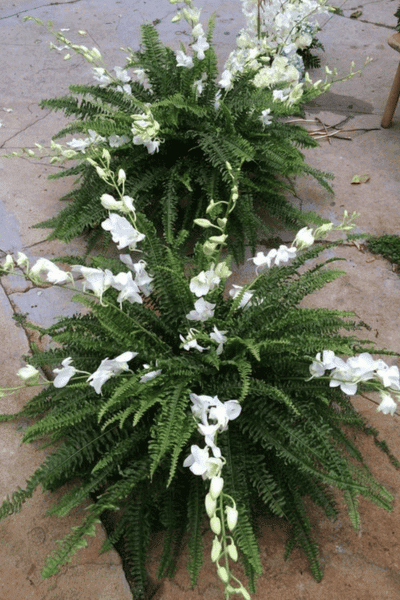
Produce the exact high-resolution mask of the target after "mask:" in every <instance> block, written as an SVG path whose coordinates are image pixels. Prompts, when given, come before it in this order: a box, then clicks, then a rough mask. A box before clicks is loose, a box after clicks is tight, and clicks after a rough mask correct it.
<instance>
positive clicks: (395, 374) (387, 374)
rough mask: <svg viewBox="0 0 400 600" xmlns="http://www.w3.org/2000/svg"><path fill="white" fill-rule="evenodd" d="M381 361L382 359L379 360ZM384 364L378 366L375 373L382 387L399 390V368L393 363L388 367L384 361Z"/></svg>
mask: <svg viewBox="0 0 400 600" xmlns="http://www.w3.org/2000/svg"><path fill="white" fill-rule="evenodd" d="M380 362H382V363H383V360H382V361H380ZM383 364H384V365H385V366H384V367H382V366H381V365H379V367H378V368H377V370H376V374H377V376H378V378H379V379H380V380H381V381H382V383H383V385H384V387H387V388H390V389H392V390H395V391H400V382H399V369H398V367H396V366H395V365H393V366H391V367H389V366H388V365H386V364H385V363H383Z"/></svg>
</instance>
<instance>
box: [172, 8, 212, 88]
mask: <svg viewBox="0 0 400 600" xmlns="http://www.w3.org/2000/svg"><path fill="white" fill-rule="evenodd" d="M170 2H171V4H177V0H176V1H174V0H170ZM184 3H185V5H186V6H185V7H184V8H183V9H182V10H180V11H178V12H177V13H176V15H175V16H174V17H173V18H172V22H173V23H178V22H179V21H180V20H181V19H183V20H184V21H186V22H187V23H188V24H189V25H190V27H192V37H193V42H192V44H191V47H192V50H193V51H194V52H195V53H196V57H197V59H198V60H204V59H205V57H206V55H205V53H206V52H207V50H208V49H209V47H210V44H209V43H208V42H207V38H206V34H205V33H204V29H203V26H202V24H201V23H200V22H199V21H200V13H201V9H199V8H196V7H195V6H194V5H193V2H192V0H184ZM176 64H177V66H178V67H184V68H186V69H191V68H192V67H193V64H194V63H193V58H192V57H191V56H189V55H188V54H186V52H185V48H184V46H183V45H181V49H180V50H178V52H177V53H176ZM194 85H195V88H196V90H197V94H198V95H200V94H201V92H202V90H203V82H202V80H199V81H196V82H195V84H194Z"/></svg>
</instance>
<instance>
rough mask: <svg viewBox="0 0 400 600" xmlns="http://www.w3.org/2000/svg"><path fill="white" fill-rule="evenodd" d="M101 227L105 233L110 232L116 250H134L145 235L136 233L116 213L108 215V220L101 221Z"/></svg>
mask: <svg viewBox="0 0 400 600" xmlns="http://www.w3.org/2000/svg"><path fill="white" fill-rule="evenodd" d="M101 226H102V228H103V229H105V230H106V231H110V233H111V237H112V239H113V242H115V243H116V244H117V248H118V250H121V249H122V248H126V247H127V246H128V247H129V249H130V250H134V249H135V248H136V244H137V243H138V242H140V241H141V240H143V239H144V238H145V235H144V234H143V233H140V232H139V231H137V229H135V228H134V227H133V226H132V225H131V224H130V223H129V221H128V220H127V219H125V217H121V216H120V215H117V214H116V213H110V216H109V218H108V219H106V220H105V221H103V222H102V224H101Z"/></svg>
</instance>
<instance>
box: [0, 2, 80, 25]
mask: <svg viewBox="0 0 400 600" xmlns="http://www.w3.org/2000/svg"><path fill="white" fill-rule="evenodd" d="M80 1H81V0H67V1H66V2H49V3H48V4H41V5H40V6H35V7H34V8H27V9H26V10H19V11H18V12H16V13H14V14H13V15H7V16H6V17H0V21H3V20H4V19H11V17H19V15H21V14H22V13H26V12H30V11H31V10H38V9H39V8H46V7H47V6H64V4H76V3H77V2H80Z"/></svg>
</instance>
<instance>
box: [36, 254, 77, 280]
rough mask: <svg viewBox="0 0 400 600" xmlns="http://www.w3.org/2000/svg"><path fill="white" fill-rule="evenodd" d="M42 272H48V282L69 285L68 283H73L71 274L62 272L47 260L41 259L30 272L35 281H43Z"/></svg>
mask: <svg viewBox="0 0 400 600" xmlns="http://www.w3.org/2000/svg"><path fill="white" fill-rule="evenodd" d="M42 271H47V276H46V281H48V282H49V283H58V284H61V283H67V281H71V282H72V281H73V279H72V275H71V273H66V272H65V271H62V270H61V269H60V268H59V267H57V265H55V264H54V263H52V262H51V260H48V259H47V258H39V260H37V261H36V263H35V264H34V265H33V267H32V268H31V270H30V271H29V276H30V277H32V278H33V279H39V280H40V279H41V277H40V274H41V272H42Z"/></svg>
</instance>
